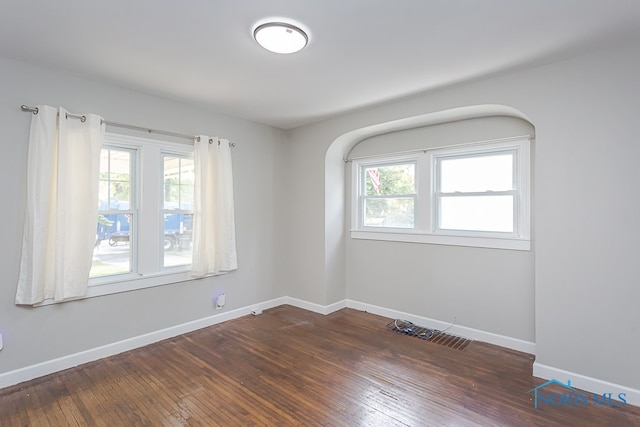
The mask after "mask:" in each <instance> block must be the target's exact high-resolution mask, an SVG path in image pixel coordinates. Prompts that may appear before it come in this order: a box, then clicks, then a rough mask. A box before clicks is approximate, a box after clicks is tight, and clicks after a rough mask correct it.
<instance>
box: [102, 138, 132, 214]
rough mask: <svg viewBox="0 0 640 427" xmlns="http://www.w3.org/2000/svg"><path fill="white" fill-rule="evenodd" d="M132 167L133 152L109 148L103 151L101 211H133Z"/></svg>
mask: <svg viewBox="0 0 640 427" xmlns="http://www.w3.org/2000/svg"><path fill="white" fill-rule="evenodd" d="M131 166H132V160H131V152H129V151H124V150H114V149H109V148H104V149H102V150H101V152H100V182H99V185H98V195H99V203H100V204H99V206H98V208H99V209H101V210H128V209H131V205H132V202H131Z"/></svg>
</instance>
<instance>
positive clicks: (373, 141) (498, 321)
mask: <svg viewBox="0 0 640 427" xmlns="http://www.w3.org/2000/svg"><path fill="white" fill-rule="evenodd" d="M534 133H535V132H534V129H533V127H532V126H531V124H530V123H528V122H526V121H524V120H521V119H517V118H512V117H485V118H481V119H470V120H463V121H456V122H452V123H446V124H440V125H434V126H429V127H421V128H415V129H410V130H405V131H399V132H392V133H387V134H383V135H379V136H375V137H371V138H367V139H365V140H364V141H362V142H360V143H358V145H356V146H355V147H354V148H353V150H352V151H351V153H350V157H351V158H356V157H358V156H371V155H376V154H384V153H390V152H394V151H407V150H415V149H421V148H434V147H441V146H448V145H454V144H464V143H469V142H474V141H486V140H494V139H499V138H506V137H510V136H522V135H532V136H533V135H534ZM345 176H346V185H347V186H348V185H349V183H350V182H351V168H350V167H348V166H347V168H346V171H345ZM350 208H351V204H350V203H347V204H346V216H347V218H350V217H351V212H350ZM346 256H347V264H346V265H347V272H346V273H347V280H346V282H347V283H348V295H349V299H352V300H355V301H367V302H368V303H369V304H373V305H377V306H381V307H389V304H390V303H391V304H394V305H395V306H396V309H399V310H401V311H404V312H407V313H423V314H425V315H426V314H428V315H429V317H431V318H435V319H441V320H443V321H449V322H453V321H454V319H455V321H456V324H458V325H463V326H468V327H472V328H474V329H479V330H482V331H487V332H492V333H495V334H499V335H503V336H507V337H511V338H517V339H520V340H524V341H528V342H534V341H535V326H534V283H533V267H534V265H533V260H534V255H533V251H507V250H495V249H486V248H463V247H455V246H442V245H425V244H415V243H395V244H391V243H389V242H376V241H370V240H355V239H350V238H347V239H346ZM398 295H400V296H401V297H399V298H398Z"/></svg>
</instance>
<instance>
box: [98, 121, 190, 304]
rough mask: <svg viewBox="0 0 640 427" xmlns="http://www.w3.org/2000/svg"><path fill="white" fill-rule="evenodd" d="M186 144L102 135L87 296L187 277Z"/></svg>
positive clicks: (188, 262)
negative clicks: (93, 247)
mask: <svg viewBox="0 0 640 427" xmlns="http://www.w3.org/2000/svg"><path fill="white" fill-rule="evenodd" d="M192 153H193V146H192V145H186V144H174V143H167V142H163V141H157V140H150V139H146V138H137V137H130V136H124V135H117V134H110V133H108V134H106V136H105V141H104V144H103V148H102V151H101V157H100V184H99V194H100V197H99V200H100V202H99V203H100V204H99V215H98V222H97V232H96V247H95V249H94V257H93V263H92V267H91V273H90V276H91V279H90V281H89V291H90V296H95V295H102V294H108V293H113V292H120V291H126V290H132V289H140V288H144V287H149V286H156V285H160V284H165V283H173V282H177V281H182V280H188V279H189V278H190V275H189V269H190V266H191V241H192V238H191V232H192V223H193V210H192V209H193V184H194V162H193V158H192Z"/></svg>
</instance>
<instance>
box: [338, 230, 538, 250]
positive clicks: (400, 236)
mask: <svg viewBox="0 0 640 427" xmlns="http://www.w3.org/2000/svg"><path fill="white" fill-rule="evenodd" d="M351 238H352V239H363V240H382V241H387V242H406V243H425V244H432V245H449V246H468V247H474V248H489V249H506V250H512V251H530V250H531V241H530V240H524V239H507V238H496V237H470V236H448V235H441V234H421V233H408V232H402V233H399V232H395V231H393V232H389V231H361V230H351Z"/></svg>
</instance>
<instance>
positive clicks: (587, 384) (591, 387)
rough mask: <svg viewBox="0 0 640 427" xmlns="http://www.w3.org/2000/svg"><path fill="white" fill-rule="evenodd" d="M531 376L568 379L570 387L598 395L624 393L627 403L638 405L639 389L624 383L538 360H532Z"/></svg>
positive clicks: (561, 380)
mask: <svg viewBox="0 0 640 427" xmlns="http://www.w3.org/2000/svg"><path fill="white" fill-rule="evenodd" d="M533 376H534V377H538V378H542V379H543V380H550V379H556V380H558V381H560V382H563V383H566V382H567V381H568V380H570V381H571V386H572V387H574V388H577V389H580V390H583V391H586V392H589V393H594V394H598V395H600V396H602V395H603V394H604V393H611V394H612V395H613V397H614V398H615V397H616V396H618V394H619V393H624V394H625V397H626V401H627V404H629V405H633V406H640V390H638V389H634V388H631V387H627V386H624V385H620V384H615V383H611V382H609V381H603V380H600V379H597V378H592V377H588V376H586V375H581V374H577V373H575V372H571V371H565V370H564V369H559V368H554V367H553V366H548V365H543V364H541V363H538V362H534V364H533Z"/></svg>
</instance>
